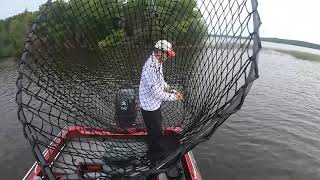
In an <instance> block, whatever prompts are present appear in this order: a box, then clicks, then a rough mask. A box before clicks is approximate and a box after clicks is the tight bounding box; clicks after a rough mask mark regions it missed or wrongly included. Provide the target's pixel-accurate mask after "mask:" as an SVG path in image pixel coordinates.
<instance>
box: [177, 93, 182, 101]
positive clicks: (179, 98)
mask: <svg viewBox="0 0 320 180" xmlns="http://www.w3.org/2000/svg"><path fill="white" fill-rule="evenodd" d="M176 99H177V101H183V94H182V93H180V92H176Z"/></svg>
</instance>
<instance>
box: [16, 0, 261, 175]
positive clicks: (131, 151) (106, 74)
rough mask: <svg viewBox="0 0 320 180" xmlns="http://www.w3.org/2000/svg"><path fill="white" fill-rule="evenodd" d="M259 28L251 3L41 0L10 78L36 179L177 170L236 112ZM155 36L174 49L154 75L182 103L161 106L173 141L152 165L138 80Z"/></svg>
mask: <svg viewBox="0 0 320 180" xmlns="http://www.w3.org/2000/svg"><path fill="white" fill-rule="evenodd" d="M259 26H260V18H259V15H258V13H257V1H256V0H174V1H173V0H172V1H168V0H56V1H48V2H47V3H46V4H44V5H43V6H41V8H40V10H39V16H38V17H37V19H36V20H35V21H34V24H33V25H32V27H31V28H30V32H29V33H28V37H27V40H26V43H25V49H24V52H23V55H22V60H21V64H20V67H19V73H20V76H19V78H18V80H17V86H18V93H17V103H18V105H19V112H18V115H19V119H20V120H21V122H22V124H23V130H24V133H25V136H26V138H27V139H28V140H29V141H30V143H31V146H32V150H33V152H34V155H35V157H36V159H37V162H38V164H39V165H40V166H41V167H42V170H43V176H44V177H46V178H49V179H54V178H57V177H60V178H65V179H68V178H70V179H72V178H74V177H75V176H80V175H79V171H81V168H82V167H86V166H85V165H90V164H94V163H99V164H102V165H106V164H109V165H110V164H116V165H114V166H112V167H117V168H111V166H105V168H100V169H99V171H97V172H94V173H92V172H91V173H84V174H81V176H82V177H81V178H91V179H98V178H104V179H113V178H115V177H126V178H133V179H135V178H139V177H145V176H147V175H149V174H154V173H159V172H161V171H166V169H168V168H171V167H172V166H174V165H175V164H176V163H177V162H178V161H179V160H181V158H182V156H183V154H185V153H186V152H188V151H190V150H191V149H192V148H194V147H195V146H196V145H197V144H199V143H201V142H203V141H205V140H207V139H208V138H209V137H210V136H212V134H213V133H214V132H215V131H216V130H217V128H218V127H219V126H220V125H221V124H222V123H223V122H224V121H225V120H226V119H227V118H228V117H229V116H230V115H231V114H233V113H235V112H236V111H237V110H239V109H240V107H241V105H242V104H243V102H244V99H245V97H246V95H247V93H248V91H249V89H250V87H251V85H252V83H253V81H254V80H255V79H256V78H257V77H258V66H257V56H258V52H259V50H260V40H259V34H258V30H259ZM159 40H167V41H168V42H170V43H171V44H172V47H173V49H174V51H175V52H176V56H175V57H174V58H171V59H170V60H168V61H167V62H165V63H163V64H162V66H163V73H160V72H159V71H155V74H153V75H154V76H156V77H157V78H158V79H163V80H164V81H166V82H167V83H168V84H169V85H170V87H171V88H173V89H175V90H176V91H178V92H181V93H182V94H183V95H184V100H183V101H181V102H179V101H163V102H162V104H161V115H162V123H161V126H162V129H163V131H164V135H163V139H167V140H163V141H164V143H169V145H167V146H166V147H170V148H168V149H169V150H166V154H165V155H164V156H160V157H159V159H158V160H157V161H153V160H152V159H150V157H148V156H147V149H148V148H146V147H147V145H146V140H145V136H143V135H144V134H145V132H146V128H145V123H144V121H143V118H142V115H141V110H140V101H139V100H140V99H139V85H140V79H141V73H142V67H143V66H144V64H145V63H146V61H147V59H148V58H149V57H150V56H151V55H152V53H153V52H154V51H155V44H156V42H158V41H159ZM150 84H152V83H150ZM150 87H151V86H150ZM152 87H153V88H151V89H150V91H152V92H155V91H163V87H162V86H160V85H159V86H158V85H157V83H155V86H152ZM155 87H157V88H158V89H157V88H155ZM145 92H147V91H145ZM143 93H144V92H142V94H143ZM167 93H175V92H174V91H171V92H170V91H169V92H167ZM150 103H153V102H151V101H150ZM150 106H152V104H150ZM75 130H76V131H75ZM66 132H71V133H69V134H68V136H66ZM80 132H85V133H83V134H81V133H80ZM139 133H140V135H141V134H142V135H141V136H140V135H139ZM88 134H90V135H88ZM130 134H135V135H137V136H130ZM117 135H119V136H117ZM120 135H121V136H120ZM122 135H127V136H122ZM138 135H139V136H138ZM110 136H112V138H110ZM173 136H174V138H168V137H173ZM120 137H121V138H120ZM168 139H169V140H168ZM173 139H174V140H173ZM161 141H162V140H161ZM170 141H172V142H170ZM62 144H63V145H62ZM173 144H174V145H173ZM47 148H48V150H47V151H46V153H47V154H42V151H43V150H45V149H47ZM57 151H58V152H57ZM48 153H49V154H50V153H53V154H54V155H55V157H53V158H48ZM133 157H134V158H133ZM128 162H132V163H128ZM129 166H130V167H129ZM79 167H80V170H79ZM96 170H97V169H96ZM84 172H85V171H84ZM81 178H80V179H81Z"/></svg>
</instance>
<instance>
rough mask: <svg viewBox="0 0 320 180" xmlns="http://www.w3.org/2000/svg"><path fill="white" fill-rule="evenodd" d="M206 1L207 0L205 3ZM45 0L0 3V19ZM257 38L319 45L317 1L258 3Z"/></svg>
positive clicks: (266, 0) (263, 0)
mask: <svg viewBox="0 0 320 180" xmlns="http://www.w3.org/2000/svg"><path fill="white" fill-rule="evenodd" d="M206 1H207V0H206ZM44 2H46V0H0V19H4V18H7V17H9V16H12V15H15V14H17V13H20V12H23V11H24V10H25V9H28V10H31V11H34V10H37V9H38V7H39V5H40V4H43V3H44ZM258 2H259V8H258V10H259V12H260V15H261V20H262V23H263V24H262V26H261V30H260V35H261V36H263V37H278V38H284V39H295V40H302V41H308V42H312V43H317V44H320V20H319V19H320V0H259V1H258Z"/></svg>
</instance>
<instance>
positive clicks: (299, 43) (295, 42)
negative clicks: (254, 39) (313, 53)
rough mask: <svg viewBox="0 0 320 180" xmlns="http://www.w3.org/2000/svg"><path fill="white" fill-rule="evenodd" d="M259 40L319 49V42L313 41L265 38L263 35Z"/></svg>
mask: <svg viewBox="0 0 320 180" xmlns="http://www.w3.org/2000/svg"><path fill="white" fill-rule="evenodd" d="M260 40H261V41H266V42H273V43H280V44H287V45H294V46H300V47H305V48H311V49H317V50H320V45H319V44H314V43H310V42H306V41H298V40H289V39H280V38H265V37H262V38H260Z"/></svg>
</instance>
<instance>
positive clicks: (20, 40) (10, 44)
mask: <svg viewBox="0 0 320 180" xmlns="http://www.w3.org/2000/svg"><path fill="white" fill-rule="evenodd" d="M32 20H33V14H32V13H31V12H27V11H26V12H24V13H21V14H18V15H16V16H13V17H10V18H8V19H6V20H1V21H0V57H9V56H19V54H20V53H21V52H22V49H23V45H24V41H25V37H26V33H27V26H28V25H29V24H30V23H31V22H32Z"/></svg>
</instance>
